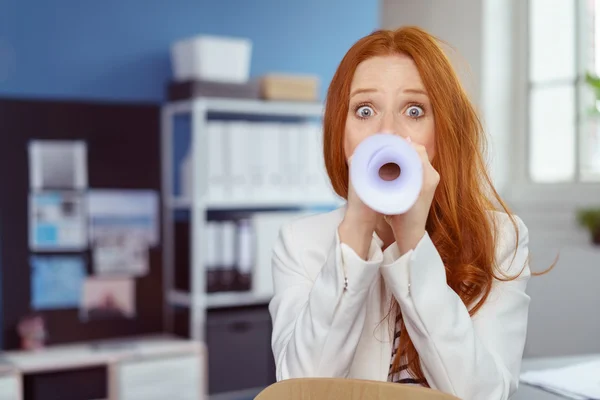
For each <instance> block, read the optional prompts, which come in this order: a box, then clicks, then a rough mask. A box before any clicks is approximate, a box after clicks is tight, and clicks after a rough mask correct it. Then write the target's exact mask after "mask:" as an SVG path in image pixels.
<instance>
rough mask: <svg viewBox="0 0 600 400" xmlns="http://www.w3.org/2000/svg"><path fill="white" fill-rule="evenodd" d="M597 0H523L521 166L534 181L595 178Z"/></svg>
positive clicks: (598, 161)
mask: <svg viewBox="0 0 600 400" xmlns="http://www.w3.org/2000/svg"><path fill="white" fill-rule="evenodd" d="M597 13H600V0H529V10H528V21H529V23H528V36H529V42H528V47H529V52H528V58H529V60H528V61H529V62H528V64H529V67H528V83H529V90H528V91H529V100H528V102H529V104H528V116H529V117H528V119H529V123H528V130H529V135H528V143H527V170H528V173H529V179H530V181H532V182H534V183H572V182H590V181H593V182H600V104H599V105H598V109H596V110H595V114H594V113H592V112H591V110H593V109H595V107H596V103H595V97H594V94H593V92H592V90H591V89H590V88H589V87H588V86H587V84H586V83H585V74H586V72H592V73H594V74H597V75H600V15H599V18H596V15H597Z"/></svg>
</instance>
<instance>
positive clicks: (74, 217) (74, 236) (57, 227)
mask: <svg viewBox="0 0 600 400" xmlns="http://www.w3.org/2000/svg"><path fill="white" fill-rule="evenodd" d="M87 239H88V236H87V220H86V217H85V204H84V197H83V195H81V194H79V193H76V192H42V193H34V194H31V195H30V196H29V247H30V249H31V250H33V251H81V250H84V249H86V248H87V245H88V240H87Z"/></svg>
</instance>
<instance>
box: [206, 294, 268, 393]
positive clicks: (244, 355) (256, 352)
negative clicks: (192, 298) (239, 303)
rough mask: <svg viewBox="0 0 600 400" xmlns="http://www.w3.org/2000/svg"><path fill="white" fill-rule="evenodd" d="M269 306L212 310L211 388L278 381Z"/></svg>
mask: <svg viewBox="0 0 600 400" xmlns="http://www.w3.org/2000/svg"><path fill="white" fill-rule="evenodd" d="M271 331H272V325H271V317H270V315H269V311H268V308H267V306H266V305H265V306H261V307H243V308H232V309H218V310H209V312H208V315H207V332H206V333H207V335H206V342H207V346H208V368H209V373H208V381H209V385H208V389H209V392H210V393H222V392H230V391H235V390H244V389H250V388H256V387H261V386H268V385H270V384H272V383H274V382H275V363H274V360H273V353H272V350H271Z"/></svg>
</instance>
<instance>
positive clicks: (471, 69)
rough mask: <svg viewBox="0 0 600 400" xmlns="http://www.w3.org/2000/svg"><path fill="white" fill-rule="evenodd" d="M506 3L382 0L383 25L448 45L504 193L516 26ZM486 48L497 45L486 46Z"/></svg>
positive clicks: (499, 0)
mask: <svg viewBox="0 0 600 400" xmlns="http://www.w3.org/2000/svg"><path fill="white" fill-rule="evenodd" d="M507 3H508V2H507V1H506V0H484V1H481V0H383V6H382V7H381V13H382V14H381V25H382V27H383V28H385V29H395V28H398V27H401V26H405V25H418V26H420V27H422V28H424V29H425V30H427V31H429V32H430V33H432V34H433V35H435V36H437V37H438V38H440V39H441V40H443V41H445V42H446V43H448V44H449V46H448V47H446V51H447V54H448V56H449V57H450V59H451V60H452V63H453V65H454V68H455V69H456V71H457V73H458V75H459V77H460V79H461V82H462V84H463V86H464V87H465V89H466V90H467V92H468V93H469V96H470V97H471V100H472V101H473V103H474V104H475V106H476V107H477V108H478V110H479V112H480V115H481V116H482V119H483V122H484V125H485V128H486V132H487V134H488V145H489V146H488V147H489V151H488V153H489V154H488V160H489V164H490V173H491V175H492V178H493V180H494V182H495V184H496V188H497V189H498V190H499V191H501V192H502V191H503V190H504V188H505V187H506V184H507V181H508V180H509V173H510V172H509V170H508V167H507V164H506V162H503V161H504V160H506V159H507V157H508V152H509V150H508V146H510V141H509V140H508V136H509V133H510V132H511V127H510V121H511V119H510V117H507V114H509V113H510V111H509V108H510V102H511V99H510V97H511V93H510V87H509V86H508V85H506V84H505V83H506V82H507V81H510V72H511V64H510V56H509V53H510V52H511V40H510V38H511V25H510V20H511V17H512V14H511V9H510V7H507V6H506V5H507ZM485 43H492V45H490V46H485V45H484V44H485Z"/></svg>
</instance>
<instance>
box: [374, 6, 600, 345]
mask: <svg viewBox="0 0 600 400" xmlns="http://www.w3.org/2000/svg"><path fill="white" fill-rule="evenodd" d="M525 7H526V3H525V2H524V1H523V0H383V6H382V7H381V25H382V27H383V28H387V29H394V28H397V27H399V26H402V25H418V26H421V27H423V28H424V29H426V30H428V31H430V32H431V33H432V34H434V35H436V36H438V37H440V38H441V39H442V40H445V41H447V42H449V43H450V44H451V45H452V46H453V47H454V48H456V50H457V52H458V53H459V54H450V58H451V59H452V61H453V63H454V65H455V68H457V70H458V73H459V76H460V78H461V80H462V81H463V85H464V86H465V87H466V88H467V90H468V92H469V94H470V95H471V98H472V99H473V101H474V103H475V105H476V106H477V107H478V108H479V110H480V112H481V116H482V118H483V122H484V126H485V128H486V132H487V133H488V138H489V141H490V167H491V174H492V178H493V180H494V183H495V185H496V188H497V189H498V190H499V191H500V193H501V194H502V195H503V196H504V197H505V198H506V199H507V200H508V201H509V204H510V206H511V207H512V208H513V210H514V211H515V212H516V213H517V214H518V215H519V216H520V217H521V218H522V219H523V220H524V221H525V223H526V225H527V226H528V228H529V234H530V254H531V261H532V269H533V270H535V271H541V270H544V269H546V268H547V267H548V266H549V265H551V263H552V261H553V260H554V257H555V256H556V255H559V256H560V258H559V262H558V265H557V266H556V268H555V269H554V270H553V271H552V272H551V273H549V274H547V275H544V276H540V277H533V278H532V279H531V281H530V285H529V288H528V293H529V294H530V296H531V298H532V302H531V308H530V319H529V322H530V323H529V334H528V342H527V346H526V349H525V354H526V356H552V355H562V354H576V353H586V352H600V339H599V338H600V312H598V311H597V308H598V307H599V306H600V290H598V288H599V287H600V249H594V248H592V246H590V245H589V239H588V235H587V232H585V231H583V230H581V229H579V228H578V227H577V226H576V223H575V221H574V206H573V204H574V203H573V202H565V201H556V200H555V196H552V193H553V192H552V190H547V189H548V188H542V189H543V190H541V191H540V188H537V190H538V197H534V196H533V195H532V191H531V187H529V186H527V185H522V184H523V183H524V182H523V176H524V173H523V171H524V169H525V167H526V166H525V165H524V162H523V161H522V160H525V156H524V152H525V143H526V135H527V114H526V112H525V111H526V110H527V107H526V106H527V89H526V83H527V80H526V78H527V76H526V72H527V70H526V66H527V64H526V58H527V48H526V44H527V42H526V40H527V37H526V27H527V26H526V21H525V20H524V17H525V13H524V9H525ZM464 62H467V63H468V64H470V70H469V69H468V68H465V67H464ZM525 183H526V182H525ZM589 189H590V188H589V187H588V191H589V192H590V193H592V192H594V193H595V191H593V190H589ZM584 190H586V189H585V188H582V187H581V186H579V187H573V188H572V190H571V191H570V192H569V191H568V190H567V192H568V194H569V195H570V196H564V197H565V198H566V197H570V198H572V199H573V200H577V201H583V202H585V201H586V199H592V200H594V199H595V201H598V197H597V196H593V195H590V194H589V193H588V194H586V192H584ZM545 191H547V192H548V194H547V195H544V192H545ZM553 200H554V201H553ZM587 201H589V200H587ZM565 310H568V311H565Z"/></svg>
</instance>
